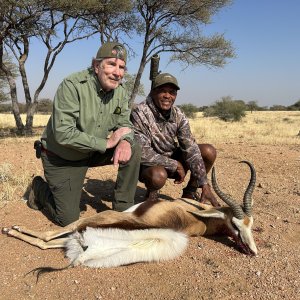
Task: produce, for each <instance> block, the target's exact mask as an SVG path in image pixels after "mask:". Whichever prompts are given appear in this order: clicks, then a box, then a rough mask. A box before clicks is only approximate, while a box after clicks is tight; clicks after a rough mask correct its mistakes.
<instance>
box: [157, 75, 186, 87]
mask: <svg viewBox="0 0 300 300" xmlns="http://www.w3.org/2000/svg"><path fill="white" fill-rule="evenodd" d="M167 83H170V84H173V85H175V87H176V89H177V90H180V87H179V85H178V82H177V79H176V78H175V77H174V76H173V75H171V74H169V73H160V74H158V75H157V76H156V77H155V79H154V82H153V86H152V89H155V88H157V87H159V86H161V85H164V84H167Z"/></svg>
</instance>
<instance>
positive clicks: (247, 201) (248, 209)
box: [240, 160, 256, 217]
mask: <svg viewBox="0 0 300 300" xmlns="http://www.w3.org/2000/svg"><path fill="white" fill-rule="evenodd" d="M240 163H245V164H247V165H248V166H249V167H250V170H251V177H250V181H249V184H248V187H247V189H246V191H245V194H244V199H243V203H244V213H245V214H246V215H247V216H248V217H251V214H252V193H253V190H254V187H255V182H256V172H255V169H254V166H253V165H252V164H251V163H250V162H249V161H246V160H242V161H240Z"/></svg>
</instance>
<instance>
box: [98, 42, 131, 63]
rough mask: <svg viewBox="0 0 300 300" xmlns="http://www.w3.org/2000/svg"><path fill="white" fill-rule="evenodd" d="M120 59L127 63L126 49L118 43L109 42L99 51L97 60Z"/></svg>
mask: <svg viewBox="0 0 300 300" xmlns="http://www.w3.org/2000/svg"><path fill="white" fill-rule="evenodd" d="M110 57H114V58H119V59H122V60H124V61H125V63H126V60H127V52H126V49H125V47H124V46H123V45H122V44H120V43H117V42H107V43H104V44H103V45H102V46H101V47H100V48H99V50H98V52H97V55H96V59H103V58H110Z"/></svg>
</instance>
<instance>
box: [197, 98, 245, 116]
mask: <svg viewBox="0 0 300 300" xmlns="http://www.w3.org/2000/svg"><path fill="white" fill-rule="evenodd" d="M246 108H247V107H246V105H245V103H244V102H243V101H240V100H237V101H235V100H232V98H231V97H222V99H221V101H216V103H215V104H214V105H212V106H210V107H208V108H207V109H206V110H205V111H204V112H203V116H204V117H218V118H219V119H221V120H223V121H225V122H228V121H234V122H237V121H240V120H241V119H242V118H243V117H245V116H246V112H245V111H246Z"/></svg>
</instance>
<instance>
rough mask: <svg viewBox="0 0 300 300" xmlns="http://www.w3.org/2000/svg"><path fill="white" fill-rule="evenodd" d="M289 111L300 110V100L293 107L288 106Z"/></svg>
mask: <svg viewBox="0 0 300 300" xmlns="http://www.w3.org/2000/svg"><path fill="white" fill-rule="evenodd" d="M288 110H300V100H298V101H297V102H296V103H294V104H293V105H290V106H288Z"/></svg>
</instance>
